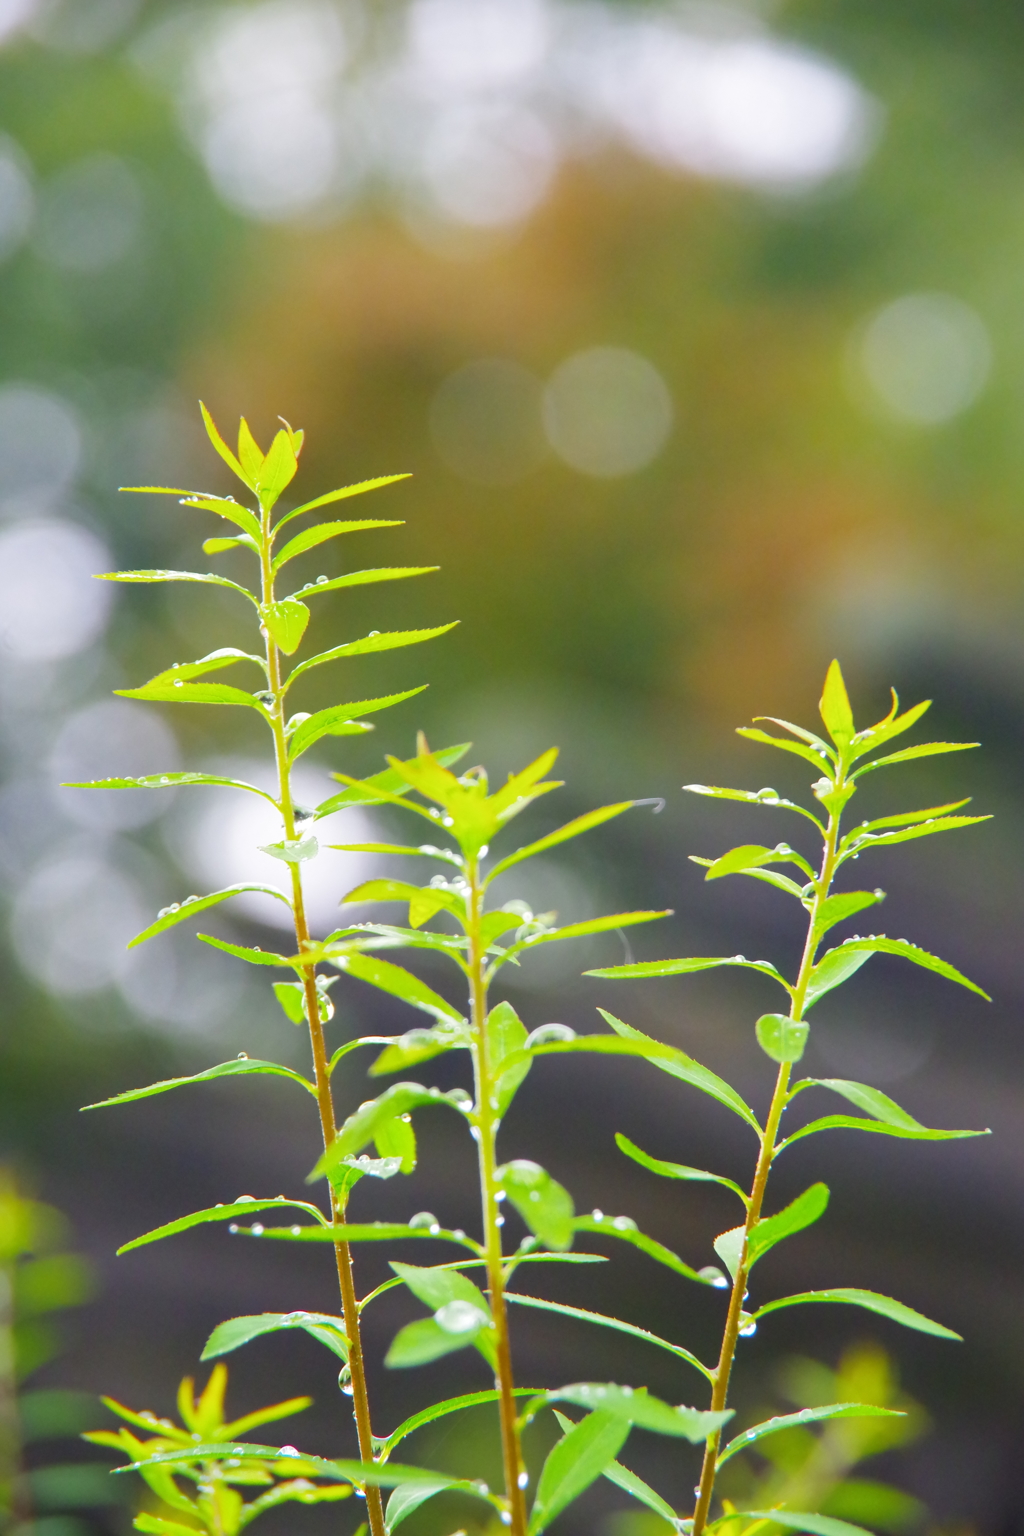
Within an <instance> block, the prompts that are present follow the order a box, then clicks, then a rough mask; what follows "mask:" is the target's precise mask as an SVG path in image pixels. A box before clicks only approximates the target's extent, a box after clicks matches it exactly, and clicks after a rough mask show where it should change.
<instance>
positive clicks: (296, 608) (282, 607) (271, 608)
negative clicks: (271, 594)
mask: <svg viewBox="0 0 1024 1536" xmlns="http://www.w3.org/2000/svg"><path fill="white" fill-rule="evenodd" d="M259 611H260V619H261V621H262V622H263V624H265V625H266V627H267V629H268V630H269V631H270V638H271V639H272V640H273V642H274V644H275V645H277V646H278V647H279V648H280V649H281V650H282V651H284V653H285V655H286V656H291V654H292V653H293V651H297V650H298V648H299V646H300V644H301V643H302V637H303V635H304V634H305V633H306V625H307V624H308V623H309V609H308V608H307V607H306V605H305V603H300V602H298V601H297V599H296V598H294V597H283V598H281V599H280V600H279V601H278V602H274V603H261V604H260V610H259Z"/></svg>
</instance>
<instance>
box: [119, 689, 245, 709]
mask: <svg viewBox="0 0 1024 1536" xmlns="http://www.w3.org/2000/svg"><path fill="white" fill-rule="evenodd" d="M114 692H115V693H116V694H117V695H118V697H119V698H122V699H145V700H147V701H149V702H151V703H155V704H238V705H244V706H245V707H246V708H247V709H257V710H259V712H260V714H261V715H265V714H266V711H265V709H264V707H263V705H262V704H261V703H260V701H259V699H257V698H254V697H253V695H252V694H251V693H246V692H245V690H244V689H242V688H232V687H230V686H229V685H228V684H227V683H178V682H174V683H159V682H153V683H144V684H143V686H142V687H141V688H115V689H114Z"/></svg>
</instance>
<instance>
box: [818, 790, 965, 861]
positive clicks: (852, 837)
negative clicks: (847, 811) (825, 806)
mask: <svg viewBox="0 0 1024 1536" xmlns="http://www.w3.org/2000/svg"><path fill="white" fill-rule="evenodd" d="M970 803H971V797H970V796H969V795H968V797H967V799H966V800H950V801H949V803H948V804H947V805H930V806H928V807H927V808H926V809H925V810H923V811H901V812H900V813H899V815H897V816H876V817H875V819H874V820H873V821H864V822H862V823H861V825H860V826H859V827H854V829H853V831H852V832H848V833H847V834H846V836H845V837H844V838H843V839H842V841H841V842H840V844H839V847H840V849H842V848H845V847H847V845H848V844H850V843H852V842H855V841H856V839H857V838H858V837H863V835H864V833H865V832H877V831H878V829H879V828H885V827H910V826H913V824H914V823H915V822H918V821H934V820H935V818H936V817H937V816H948V815H950V814H951V813H952V812H953V811H959V810H962V809H963V807H964V806H965V805H970Z"/></svg>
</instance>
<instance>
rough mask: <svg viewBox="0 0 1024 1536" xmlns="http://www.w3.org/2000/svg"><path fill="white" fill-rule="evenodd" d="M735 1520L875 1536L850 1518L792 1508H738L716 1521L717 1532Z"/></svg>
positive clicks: (840, 1535)
mask: <svg viewBox="0 0 1024 1536" xmlns="http://www.w3.org/2000/svg"><path fill="white" fill-rule="evenodd" d="M733 1520H749V1521H754V1520H763V1521H765V1522H766V1523H768V1522H771V1524H773V1525H785V1526H788V1527H789V1529H790V1530H793V1531H805V1532H807V1536H874V1533H873V1532H871V1531H866V1530H865V1529H864V1527H863V1526H862V1525H851V1524H850V1522H849V1521H848V1520H835V1519H833V1518H832V1516H831V1515H812V1514H804V1513H803V1512H802V1511H800V1510H792V1509H771V1510H767V1509H754V1510H748V1509H743V1510H737V1512H736V1513H735V1514H734V1515H733V1514H730V1515H724V1516H722V1517H720V1518H719V1519H718V1520H716V1521H715V1530H716V1532H717V1531H718V1530H719V1528H721V1529H723V1530H725V1531H728V1529H729V1524H730V1523H731V1522H732V1521H733Z"/></svg>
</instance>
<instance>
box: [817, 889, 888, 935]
mask: <svg viewBox="0 0 1024 1536" xmlns="http://www.w3.org/2000/svg"><path fill="white" fill-rule="evenodd" d="M884 900H885V892H884V891H842V892H840V893H839V894H838V895H835V896H826V897H825V900H824V901H823V902H822V903H821V905H820V906H819V908H818V911H817V915H816V917H815V923H814V926H815V930H816V931H817V932H818V933H819V934H824V933H827V932H828V930H829V929H830V928H834V927H835V926H836V924H837V923H841V922H844V921H845V919H846V918H848V917H853V916H854V914H855V913H857V912H863V911H864V909H865V907H874V906H877V904H878V903H879V902H880V901H884Z"/></svg>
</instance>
